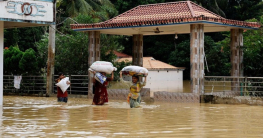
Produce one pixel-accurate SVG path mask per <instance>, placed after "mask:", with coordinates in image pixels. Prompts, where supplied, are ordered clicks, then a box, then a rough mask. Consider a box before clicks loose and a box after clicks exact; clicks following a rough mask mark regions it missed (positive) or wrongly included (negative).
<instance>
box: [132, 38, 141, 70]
mask: <svg viewBox="0 0 263 138" xmlns="http://www.w3.org/2000/svg"><path fill="white" fill-rule="evenodd" d="M132 37H133V47H132V64H133V65H137V66H141V67H142V66H143V35H142V34H137V35H133V36H132Z"/></svg>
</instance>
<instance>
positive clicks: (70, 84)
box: [69, 75, 71, 94]
mask: <svg viewBox="0 0 263 138" xmlns="http://www.w3.org/2000/svg"><path fill="white" fill-rule="evenodd" d="M69 80H71V75H69ZM70 83H71V82H70ZM70 85H71V84H70ZM69 94H71V86H69Z"/></svg>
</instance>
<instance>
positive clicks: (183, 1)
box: [139, 0, 188, 7]
mask: <svg viewBox="0 0 263 138" xmlns="http://www.w3.org/2000/svg"><path fill="white" fill-rule="evenodd" d="M187 1H188V0H187ZM187 1H175V2H163V3H154V4H146V5H139V6H140V7H144V6H152V5H153V6H154V5H161V4H174V3H186V2H187Z"/></svg>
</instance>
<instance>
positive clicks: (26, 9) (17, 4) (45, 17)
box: [0, 0, 54, 22]
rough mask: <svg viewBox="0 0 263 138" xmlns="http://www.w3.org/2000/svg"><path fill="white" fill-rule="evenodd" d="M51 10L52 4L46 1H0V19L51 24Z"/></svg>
mask: <svg viewBox="0 0 263 138" xmlns="http://www.w3.org/2000/svg"><path fill="white" fill-rule="evenodd" d="M53 8H54V7H53V3H52V2H46V1H33V0H20V1H19V0H8V1H0V18H7V19H14V20H16V19H18V20H30V21H42V22H53V20H54V18H53V17H54V14H53V11H54V10H53Z"/></svg>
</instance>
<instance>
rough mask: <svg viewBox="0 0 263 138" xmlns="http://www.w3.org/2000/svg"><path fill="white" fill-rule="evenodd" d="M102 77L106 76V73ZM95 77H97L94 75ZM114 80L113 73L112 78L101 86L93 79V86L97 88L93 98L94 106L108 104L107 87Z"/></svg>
mask: <svg viewBox="0 0 263 138" xmlns="http://www.w3.org/2000/svg"><path fill="white" fill-rule="evenodd" d="M94 74H95V72H94ZM101 74H102V75H104V76H106V73H104V72H101ZM94 76H95V75H94ZM113 79H114V73H113V72H112V73H111V77H110V78H107V79H106V81H105V82H104V83H103V84H101V83H100V82H98V81H97V80H96V79H95V78H94V77H93V85H94V86H95V92H94V97H93V102H92V105H103V104H104V103H105V102H108V92H107V86H108V82H109V81H112V80H113Z"/></svg>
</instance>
